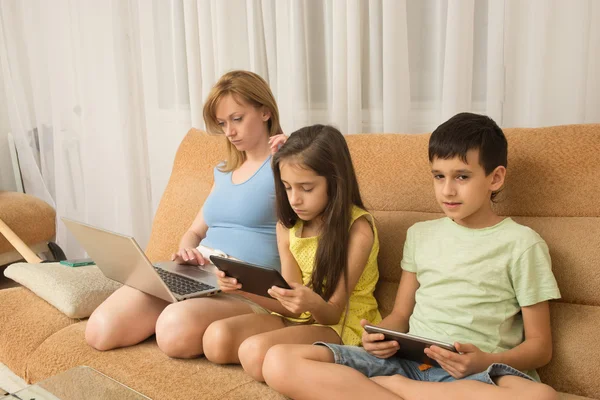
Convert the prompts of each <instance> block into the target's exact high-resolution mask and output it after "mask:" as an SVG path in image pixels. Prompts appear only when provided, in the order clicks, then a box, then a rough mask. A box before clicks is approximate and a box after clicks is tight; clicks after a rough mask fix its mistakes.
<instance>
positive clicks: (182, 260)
mask: <svg viewBox="0 0 600 400" xmlns="http://www.w3.org/2000/svg"><path fill="white" fill-rule="evenodd" d="M171 261H175V262H176V263H177V264H191V265H204V264H205V262H206V260H205V259H204V257H202V254H200V252H199V251H198V249H196V248H181V249H179V251H178V252H177V253H173V254H171Z"/></svg>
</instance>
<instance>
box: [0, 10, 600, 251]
mask: <svg viewBox="0 0 600 400" xmlns="http://www.w3.org/2000/svg"><path fill="white" fill-rule="evenodd" d="M0 23H1V24H2V31H1V34H0V56H1V57H2V75H3V77H4V80H5V88H6V97H7V104H8V105H9V107H10V115H11V121H10V126H11V130H12V131H13V134H15V135H16V136H17V137H19V150H20V154H21V153H23V154H24V156H23V158H24V159H25V167H24V171H23V172H24V174H25V175H26V178H27V179H26V190H27V191H28V192H30V193H34V194H36V195H38V196H40V197H42V198H44V199H47V200H48V201H49V202H53V203H54V204H55V205H56V207H57V210H58V212H59V215H60V216H71V217H73V218H75V219H80V220H84V221H87V222H90V223H92V224H95V225H100V226H103V227H105V228H108V229H112V230H116V231H119V232H123V233H129V234H133V235H134V236H136V238H137V239H138V240H139V241H140V243H141V244H142V245H143V244H145V242H146V240H147V237H148V233H149V227H150V223H151V216H152V213H153V212H154V211H155V210H156V207H157V205H158V202H159V200H160V196H161V195H162V192H163V190H164V187H165V185H166V182H167V180H168V177H169V174H170V170H171V166H172V162H173V157H174V154H175V151H176V149H177V146H178V145H179V142H180V141H181V139H182V138H183V136H184V135H185V133H186V132H187V130H188V129H189V127H190V126H194V127H197V128H202V127H203V122H202V116H201V115H202V104H203V101H204V99H205V98H206V95H207V93H208V91H209V90H210V88H211V87H212V85H213V84H214V83H215V81H216V80H217V79H218V77H219V76H220V75H221V74H223V73H224V72H226V71H228V70H231V69H249V70H252V71H255V72H257V73H259V74H261V75H262V76H263V77H264V78H265V79H266V80H267V81H268V82H269V84H270V85H271V88H272V90H273V92H274V94H275V97H276V98H277V101H278V104H279V107H280V113H281V120H282V126H283V129H284V131H285V132H287V133H291V132H293V131H294V130H295V129H297V128H300V127H302V126H304V125H306V124H312V123H332V124H334V125H336V126H338V127H339V129H340V130H341V131H342V132H344V133H358V132H406V133H411V132H426V131H431V130H432V129H435V127H436V126H437V125H438V124H439V123H441V122H442V121H444V120H445V119H447V118H448V117H450V116H452V115H453V114H455V113H457V112H460V111H473V112H480V113H485V114H488V115H490V116H491V117H492V118H494V119H495V120H496V121H497V122H498V123H499V124H500V125H501V126H503V127H514V126H522V127H533V126H542V125H558V124H571V123H589V122H600V28H599V26H600V3H599V2H597V1H594V0H537V1H535V0H531V1H526V2H523V1H520V0H490V1H485V0H481V1H479V0H478V1H475V0H446V1H442V0H153V1H149V0H128V1H123V0H109V1H103V2H97V1H91V0H78V1H68V0H54V1H53V2H47V1H44V0H28V1H27V2H26V3H24V2H19V1H17V0H0ZM1 137H2V136H0V138H1ZM199 157H201V155H199ZM66 240H67V236H65V234H64V231H61V230H60V229H59V243H60V244H61V245H63V246H64V242H65V241H66ZM71 247H72V248H73V249H75V247H74V246H70V245H69V244H68V245H67V250H69V248H71ZM67 253H68V255H69V256H71V254H69V252H67Z"/></svg>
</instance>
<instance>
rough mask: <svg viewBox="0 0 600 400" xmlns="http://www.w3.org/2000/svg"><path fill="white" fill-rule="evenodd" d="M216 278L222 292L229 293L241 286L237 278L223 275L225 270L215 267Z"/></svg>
mask: <svg viewBox="0 0 600 400" xmlns="http://www.w3.org/2000/svg"><path fill="white" fill-rule="evenodd" d="M217 278H218V280H219V288H220V289H221V291H222V292H226V293H231V292H235V291H236V290H240V289H241V288H242V284H241V283H238V281H237V279H235V278H232V277H230V276H227V275H225V272H223V271H221V270H220V269H217Z"/></svg>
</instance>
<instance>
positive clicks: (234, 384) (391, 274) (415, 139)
mask: <svg viewBox="0 0 600 400" xmlns="http://www.w3.org/2000/svg"><path fill="white" fill-rule="evenodd" d="M505 133H506V136H507V138H508V142H509V160H508V179H507V186H506V189H505V190H504V192H503V194H502V195H501V196H500V203H499V204H498V206H497V209H498V211H499V213H500V214H501V215H510V216H513V218H514V219H515V220H516V221H517V222H519V223H522V224H524V225H528V226H531V227H532V228H533V229H535V230H536V231H537V232H538V233H539V234H540V235H541V236H542V237H543V238H544V239H545V240H546V242H547V243H548V245H549V247H550V253H551V256H552V261H553V270H554V273H555V276H556V279H557V281H558V284H559V287H560V290H561V294H562V296H563V298H562V299H561V300H559V301H554V302H551V304H550V309H551V314H552V330H553V342H554V356H553V359H552V362H551V363H550V364H549V365H547V366H546V367H544V368H541V369H540V370H539V373H540V375H541V377H542V380H543V381H544V382H545V383H548V384H550V385H551V386H553V387H554V388H555V389H556V390H557V391H559V392H562V393H561V394H560V396H559V397H560V398H561V399H581V398H596V399H600V379H599V378H598V371H599V370H600V347H599V346H598V342H597V337H598V333H597V332H598V331H600V272H599V271H600V269H599V268H600V200H599V199H600V185H598V183H597V161H596V159H597V157H598V154H597V149H598V142H599V141H600V125H569V126H559V127H549V128H539V129H506V130H505ZM428 137H429V136H428V135H402V134H366V135H351V136H347V140H348V143H349V146H350V149H351V152H352V157H353V160H354V164H355V166H356V172H357V175H358V178H359V182H360V185H361V191H362V194H363V199H364V200H365V202H366V205H367V207H368V208H369V210H370V211H372V213H373V214H374V216H375V218H376V223H377V227H378V230H379V236H380V244H381V251H380V255H379V268H380V274H381V280H380V282H379V285H378V289H377V292H376V296H377V299H378V301H379V303H380V309H381V311H382V314H383V315H387V314H388V313H389V312H390V310H391V308H392V306H393V300H394V297H395V293H396V290H397V287H398V281H399V278H400V260H401V259H402V248H403V243H404V240H405V238H406V230H407V229H408V227H410V226H411V225H412V224H413V223H415V222H418V221H422V220H427V219H433V218H439V217H440V216H442V214H441V213H440V210H439V208H438V206H437V204H436V202H435V198H434V194H433V185H432V181H431V173H430V171H429V166H428V160H427V142H428ZM221 140H223V138H222V137H214V136H208V135H206V134H204V133H202V132H199V131H197V130H194V129H192V130H190V132H189V133H188V135H187V136H186V137H185V139H184V140H183V142H182V144H181V145H180V147H179V150H178V152H177V157H176V160H175V165H174V168H173V172H172V174H171V179H170V181H169V184H168V186H167V189H166V191H165V193H164V195H163V198H162V200H161V202H160V206H159V208H158V211H157V214H156V217H155V219H154V224H153V226H152V235H151V238H150V243H149V245H148V249H147V253H148V255H149V257H150V259H152V260H153V261H159V260H165V259H167V258H168V257H169V255H170V254H171V252H172V251H173V249H176V248H177V244H178V241H179V238H180V237H181V235H182V234H183V233H184V232H185V230H186V229H187V227H188V226H189V224H190V223H191V221H192V219H193V218H194V216H195V215H196V213H197V211H198V209H199V208H200V206H201V205H202V203H203V202H204V200H205V198H206V196H207V195H208V193H209V191H210V188H211V185H212V168H213V166H214V165H216V164H217V162H218V161H219V160H221V159H222V158H223V157H224V152H223V148H224V147H223V146H222V144H221V143H220V141H221ZM199 154H201V155H202V157H199V156H198V155H199ZM0 327H1V328H0V362H2V363H4V364H6V365H7V366H8V367H9V368H10V369H11V370H13V371H14V372H15V373H17V374H18V375H20V376H22V377H24V378H26V379H27V380H28V381H30V382H33V381H38V380H40V379H43V378H45V377H48V376H50V375H54V374H57V373H58V372H61V371H64V370H66V369H69V368H71V367H73V366H77V365H89V366H91V367H94V368H96V369H98V370H99V371H101V372H103V373H105V374H107V375H108V376H110V377H112V378H114V379H116V380H118V381H120V382H123V383H124V384H126V385H128V386H130V387H132V388H133V389H135V390H138V391H140V392H141V393H143V394H145V395H147V396H149V397H151V398H154V399H189V398H202V399H247V398H256V399H283V398H284V397H283V396H281V395H279V394H277V393H275V392H274V391H272V390H271V389H270V388H268V387H267V386H266V385H264V384H260V383H257V382H254V381H253V380H252V379H251V378H250V377H249V376H248V375H246V374H244V372H243V370H242V369H241V368H240V367H239V366H217V365H213V364H211V363H209V362H208V361H207V360H206V359H204V358H200V359H195V360H175V359H169V358H168V357H167V356H165V355H164V354H163V353H162V352H161V351H160V350H159V349H158V347H157V345H156V342H155V340H154V338H151V339H148V340H147V341H145V342H144V343H142V344H140V345H137V346H133V347H130V348H125V349H118V350H113V351H107V352H99V351H96V350H93V349H92V348H90V347H89V346H87V345H86V344H85V341H84V330H85V321H77V320H71V319H69V318H67V317H65V316H64V315H62V314H61V313H60V312H58V311H57V310H56V309H54V308H53V307H52V306H50V305H49V304H47V303H46V302H44V301H43V300H41V299H39V298H38V297H37V296H35V295H34V294H32V293H31V292H29V291H28V290H26V289H23V288H18V289H6V290H2V291H0ZM579 396H584V397H579Z"/></svg>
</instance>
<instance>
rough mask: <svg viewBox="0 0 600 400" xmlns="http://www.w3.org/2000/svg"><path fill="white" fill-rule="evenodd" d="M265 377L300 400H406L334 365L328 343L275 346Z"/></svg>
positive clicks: (274, 385) (276, 388)
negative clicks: (326, 345)
mask: <svg viewBox="0 0 600 400" xmlns="http://www.w3.org/2000/svg"><path fill="white" fill-rule="evenodd" d="M263 376H264V378H265V381H266V382H267V384H268V385H269V386H271V387H272V388H273V389H275V390H277V391H278V392H280V393H283V394H284V395H286V396H288V397H291V398H293V399H296V400H302V399H360V400H365V399H383V400H387V399H390V400H392V399H393V400H402V399H401V398H400V397H398V396H396V395H394V394H393V393H392V392H390V391H388V390H386V389H385V388H383V387H382V386H380V385H378V384H376V383H375V382H373V381H371V380H370V379H369V378H367V377H366V376H364V375H363V374H361V373H360V372H358V371H356V370H354V369H352V368H350V367H346V366H343V365H338V364H334V358H333V353H332V352H331V350H329V349H328V348H327V347H324V346H313V345H276V346H273V347H271V349H269V351H268V352H267V355H266V357H265V362H264V365H263Z"/></svg>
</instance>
